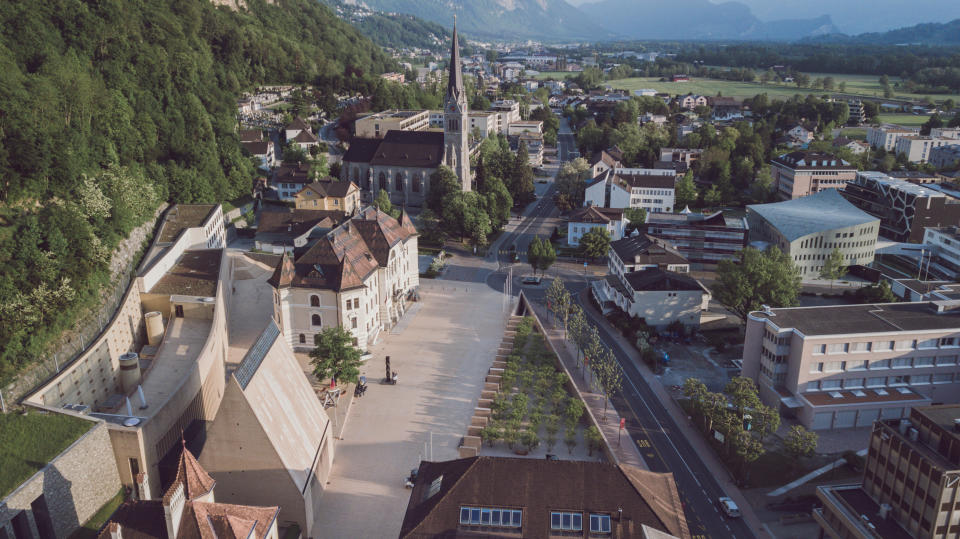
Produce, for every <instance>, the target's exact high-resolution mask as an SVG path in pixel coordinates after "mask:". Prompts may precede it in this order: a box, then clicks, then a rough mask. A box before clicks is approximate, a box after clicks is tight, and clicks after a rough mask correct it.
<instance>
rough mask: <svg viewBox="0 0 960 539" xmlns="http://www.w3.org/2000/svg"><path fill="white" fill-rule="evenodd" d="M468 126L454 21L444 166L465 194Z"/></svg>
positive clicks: (468, 180) (445, 105) (445, 110)
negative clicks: (454, 174)
mask: <svg viewBox="0 0 960 539" xmlns="http://www.w3.org/2000/svg"><path fill="white" fill-rule="evenodd" d="M469 128H470V122H469V117H468V116H467V94H466V91H465V90H464V88H463V75H462V74H461V73H460V46H459V44H458V43H457V20H456V18H454V20H453V44H452V45H451V48H450V80H449V81H448V82H447V95H446V96H444V98H443V149H444V152H443V154H444V164H445V165H447V166H448V167H450V168H451V169H453V171H454V172H456V173H457V177H458V178H460V185H461V187H462V188H463V190H464V191H469V190H470V187H471V178H470V147H469V140H468V135H469Z"/></svg>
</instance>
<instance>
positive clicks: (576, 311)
mask: <svg viewBox="0 0 960 539" xmlns="http://www.w3.org/2000/svg"><path fill="white" fill-rule="evenodd" d="M567 334H568V335H569V336H570V339H571V340H572V341H573V343H574V344H575V345H576V346H577V366H578V367H579V366H580V354H581V352H583V347H584V345H585V344H586V341H585V338H586V337H588V329H587V318H586V316H584V314H583V309H582V308H581V307H580V306H579V305H577V304H573V305H572V306H571V307H570V318H569V319H568V320H567Z"/></svg>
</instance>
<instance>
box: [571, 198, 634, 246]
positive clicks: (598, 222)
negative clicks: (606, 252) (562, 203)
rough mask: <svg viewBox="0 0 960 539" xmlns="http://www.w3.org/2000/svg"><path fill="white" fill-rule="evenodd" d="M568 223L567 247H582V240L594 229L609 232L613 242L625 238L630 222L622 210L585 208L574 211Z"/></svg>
mask: <svg viewBox="0 0 960 539" xmlns="http://www.w3.org/2000/svg"><path fill="white" fill-rule="evenodd" d="M568 219H569V221H567V245H570V246H574V247H575V246H577V245H580V238H582V237H583V235H584V234H586V233H587V232H589V231H591V230H593V229H594V228H602V229H604V230H606V231H607V234H609V235H610V239H611V240H612V241H616V240H619V239H621V238H623V232H624V229H625V228H626V226H627V224H628V223H629V222H630V221H629V220H627V218H626V217H624V216H623V210H622V209H620V208H598V207H596V206H584V207H582V208H577V209H575V210H573V211H572V212H571V213H570V215H569V216H568Z"/></svg>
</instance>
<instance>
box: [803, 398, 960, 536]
mask: <svg viewBox="0 0 960 539" xmlns="http://www.w3.org/2000/svg"><path fill="white" fill-rule="evenodd" d="M958 488H960V406H956V405H941V406H924V407H919V408H914V409H913V410H911V411H910V415H909V417H908V418H901V419H881V420H879V421H877V422H876V423H874V424H873V431H872V432H871V434H870V446H869V450H868V452H867V459H866V466H865V469H864V472H863V482H862V483H861V484H853V485H830V486H820V487H818V488H817V498H819V499H820V501H821V502H822V503H823V507H822V508H816V509H814V510H813V518H814V520H816V521H817V523H818V524H819V525H820V528H821V530H822V532H821V537H824V536H827V537H832V538H838V539H839V538H847V537H855V538H864V539H873V538H875V537H882V538H883V539H901V538H902V539H907V538H913V539H941V538H943V539H945V538H953V537H957V536H958V535H960V498H958V495H957V493H958Z"/></svg>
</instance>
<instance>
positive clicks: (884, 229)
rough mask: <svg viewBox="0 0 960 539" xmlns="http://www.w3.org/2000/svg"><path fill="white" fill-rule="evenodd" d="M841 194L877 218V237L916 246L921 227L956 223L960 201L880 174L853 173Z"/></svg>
mask: <svg viewBox="0 0 960 539" xmlns="http://www.w3.org/2000/svg"><path fill="white" fill-rule="evenodd" d="M842 194H843V196H844V198H846V199H847V200H848V201H850V202H852V203H853V205H855V206H856V207H858V208H860V209H861V210H863V211H865V212H867V213H869V214H870V215H873V216H874V217H876V218H878V219H880V236H883V237H884V238H888V239H891V240H894V241H897V242H910V243H920V242H921V241H923V235H924V233H923V231H924V229H925V228H927V227H938V226H946V225H952V224H957V223H960V199H957V198H954V197H953V196H950V195H949V194H947V193H945V192H943V191H940V190H937V189H932V188H930V187H925V186H923V185H917V184H915V183H913V182H909V181H907V180H902V179H898V178H893V177H890V176H887V175H886V174H884V173H882V172H857V178H856V179H855V180H854V181H852V182H850V183H848V184H847V188H846V189H844V190H843V192H842Z"/></svg>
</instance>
